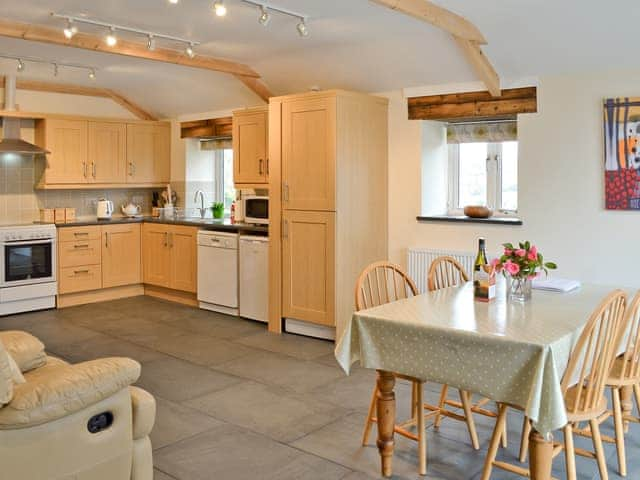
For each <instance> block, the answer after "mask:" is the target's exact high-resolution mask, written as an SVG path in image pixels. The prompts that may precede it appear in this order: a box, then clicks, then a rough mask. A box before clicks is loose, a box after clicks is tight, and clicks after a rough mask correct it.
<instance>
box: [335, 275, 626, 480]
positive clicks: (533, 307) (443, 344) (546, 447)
mask: <svg viewBox="0 0 640 480" xmlns="http://www.w3.org/2000/svg"><path fill="white" fill-rule="evenodd" d="M612 290H614V288H613V287H607V286H598V285H590V284H583V285H582V286H581V287H580V288H579V289H577V290H574V291H572V292H568V293H559V292H551V291H538V290H535V291H534V292H533V295H532V298H531V300H529V301H527V302H523V303H520V302H512V301H509V300H508V299H507V298H506V287H505V281H504V280H501V281H500V282H498V285H497V294H496V297H495V298H494V299H493V300H491V301H490V302H479V301H475V300H474V292H473V283H472V282H466V283H463V284H461V285H459V286H455V287H450V288H444V289H441V290H438V291H434V292H427V293H422V294H419V295H416V296H413V297H409V298H406V299H401V300H397V301H394V302H391V303H387V304H383V305H380V306H377V307H374V308H369V309H367V310H361V311H358V312H356V313H354V314H353V317H352V318H351V321H350V322H347V326H346V328H345V330H344V332H343V334H342V336H341V337H340V340H339V341H338V343H337V345H336V349H335V356H336V359H337V360H338V363H339V364H340V365H341V367H342V368H343V369H344V370H345V372H346V373H347V374H348V373H349V371H350V368H351V366H352V365H353V364H354V363H355V362H357V361H359V362H360V364H361V365H362V366H363V367H364V368H369V369H375V370H377V385H378V389H379V393H378V398H377V417H378V439H377V447H378V450H379V453H380V459H381V472H382V475H383V476H386V477H388V476H391V474H392V459H393V450H394V438H393V433H394V425H395V423H396V420H395V395H394V386H395V375H394V374H402V375H405V376H409V377H414V378H418V379H421V380H423V381H431V382H437V383H441V384H446V385H449V386H451V387H455V388H458V389H461V390H466V391H469V392H473V393H477V394H480V395H482V396H484V397H487V398H489V399H491V400H495V401H496V402H499V403H504V404H507V405H512V406H516V407H518V408H520V409H522V410H523V411H524V413H525V415H526V416H527V417H528V418H529V419H530V420H531V422H532V427H533V428H532V430H531V435H530V443H529V454H530V457H529V459H530V460H529V468H530V472H531V473H530V475H531V478H532V479H534V480H550V479H551V470H552V456H553V433H554V431H556V430H558V429H560V428H562V427H563V426H564V425H565V424H566V423H567V415H566V410H565V404H564V398H563V394H562V389H561V385H560V383H561V380H562V376H563V374H564V372H565V370H566V367H567V364H568V359H569V355H570V353H571V350H572V348H573V346H574V345H575V343H576V341H577V339H578V337H579V336H580V333H581V332H582V330H583V328H584V326H585V324H586V323H587V321H588V320H589V317H590V315H591V313H592V312H593V311H594V310H595V309H596V307H597V306H598V305H599V304H600V302H601V301H602V300H603V299H604V297H605V296H606V295H607V294H608V293H610V292H611V291H612ZM629 405H630V403H629ZM629 408H630V407H629V406H627V407H626V409H629Z"/></svg>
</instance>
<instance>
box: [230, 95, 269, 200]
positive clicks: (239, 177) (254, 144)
mask: <svg viewBox="0 0 640 480" xmlns="http://www.w3.org/2000/svg"><path fill="white" fill-rule="evenodd" d="M267 118H268V107H258V108H251V109H247V110H239V111H236V112H233V156H234V157H233V181H234V183H235V184H236V185H238V188H242V184H245V185H247V184H253V185H255V184H266V183H267V182H268V174H269V172H268V170H269V160H268V156H267V151H268V147H267V145H268V138H269V137H268V129H267V125H268V122H267Z"/></svg>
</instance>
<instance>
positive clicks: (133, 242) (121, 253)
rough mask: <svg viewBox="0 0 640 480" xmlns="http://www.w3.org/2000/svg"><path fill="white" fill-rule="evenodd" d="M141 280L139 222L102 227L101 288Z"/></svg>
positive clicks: (135, 282)
mask: <svg viewBox="0 0 640 480" xmlns="http://www.w3.org/2000/svg"><path fill="white" fill-rule="evenodd" d="M141 282H142V265H141V258H140V224H132V225H127V224H116V225H105V226H103V227H102V288H110V287H119V286H123V285H135V284H139V283H141Z"/></svg>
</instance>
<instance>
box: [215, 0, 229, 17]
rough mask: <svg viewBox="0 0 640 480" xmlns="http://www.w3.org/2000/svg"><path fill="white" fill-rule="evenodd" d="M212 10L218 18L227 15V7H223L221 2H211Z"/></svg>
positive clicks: (220, 0)
mask: <svg viewBox="0 0 640 480" xmlns="http://www.w3.org/2000/svg"><path fill="white" fill-rule="evenodd" d="M213 10H214V11H215V12H216V15H217V16H218V17H224V16H225V15H226V14H227V7H225V6H224V1H223V0H216V1H215V2H213Z"/></svg>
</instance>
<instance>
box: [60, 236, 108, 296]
mask: <svg viewBox="0 0 640 480" xmlns="http://www.w3.org/2000/svg"><path fill="white" fill-rule="evenodd" d="M58 241H59V243H58V293H60V294H67V293H77V292H85V291H89V290H96V289H99V288H102V274H101V265H100V264H101V256H102V248H101V244H100V227H98V226H88V227H66V228H60V229H59V230H58Z"/></svg>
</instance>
